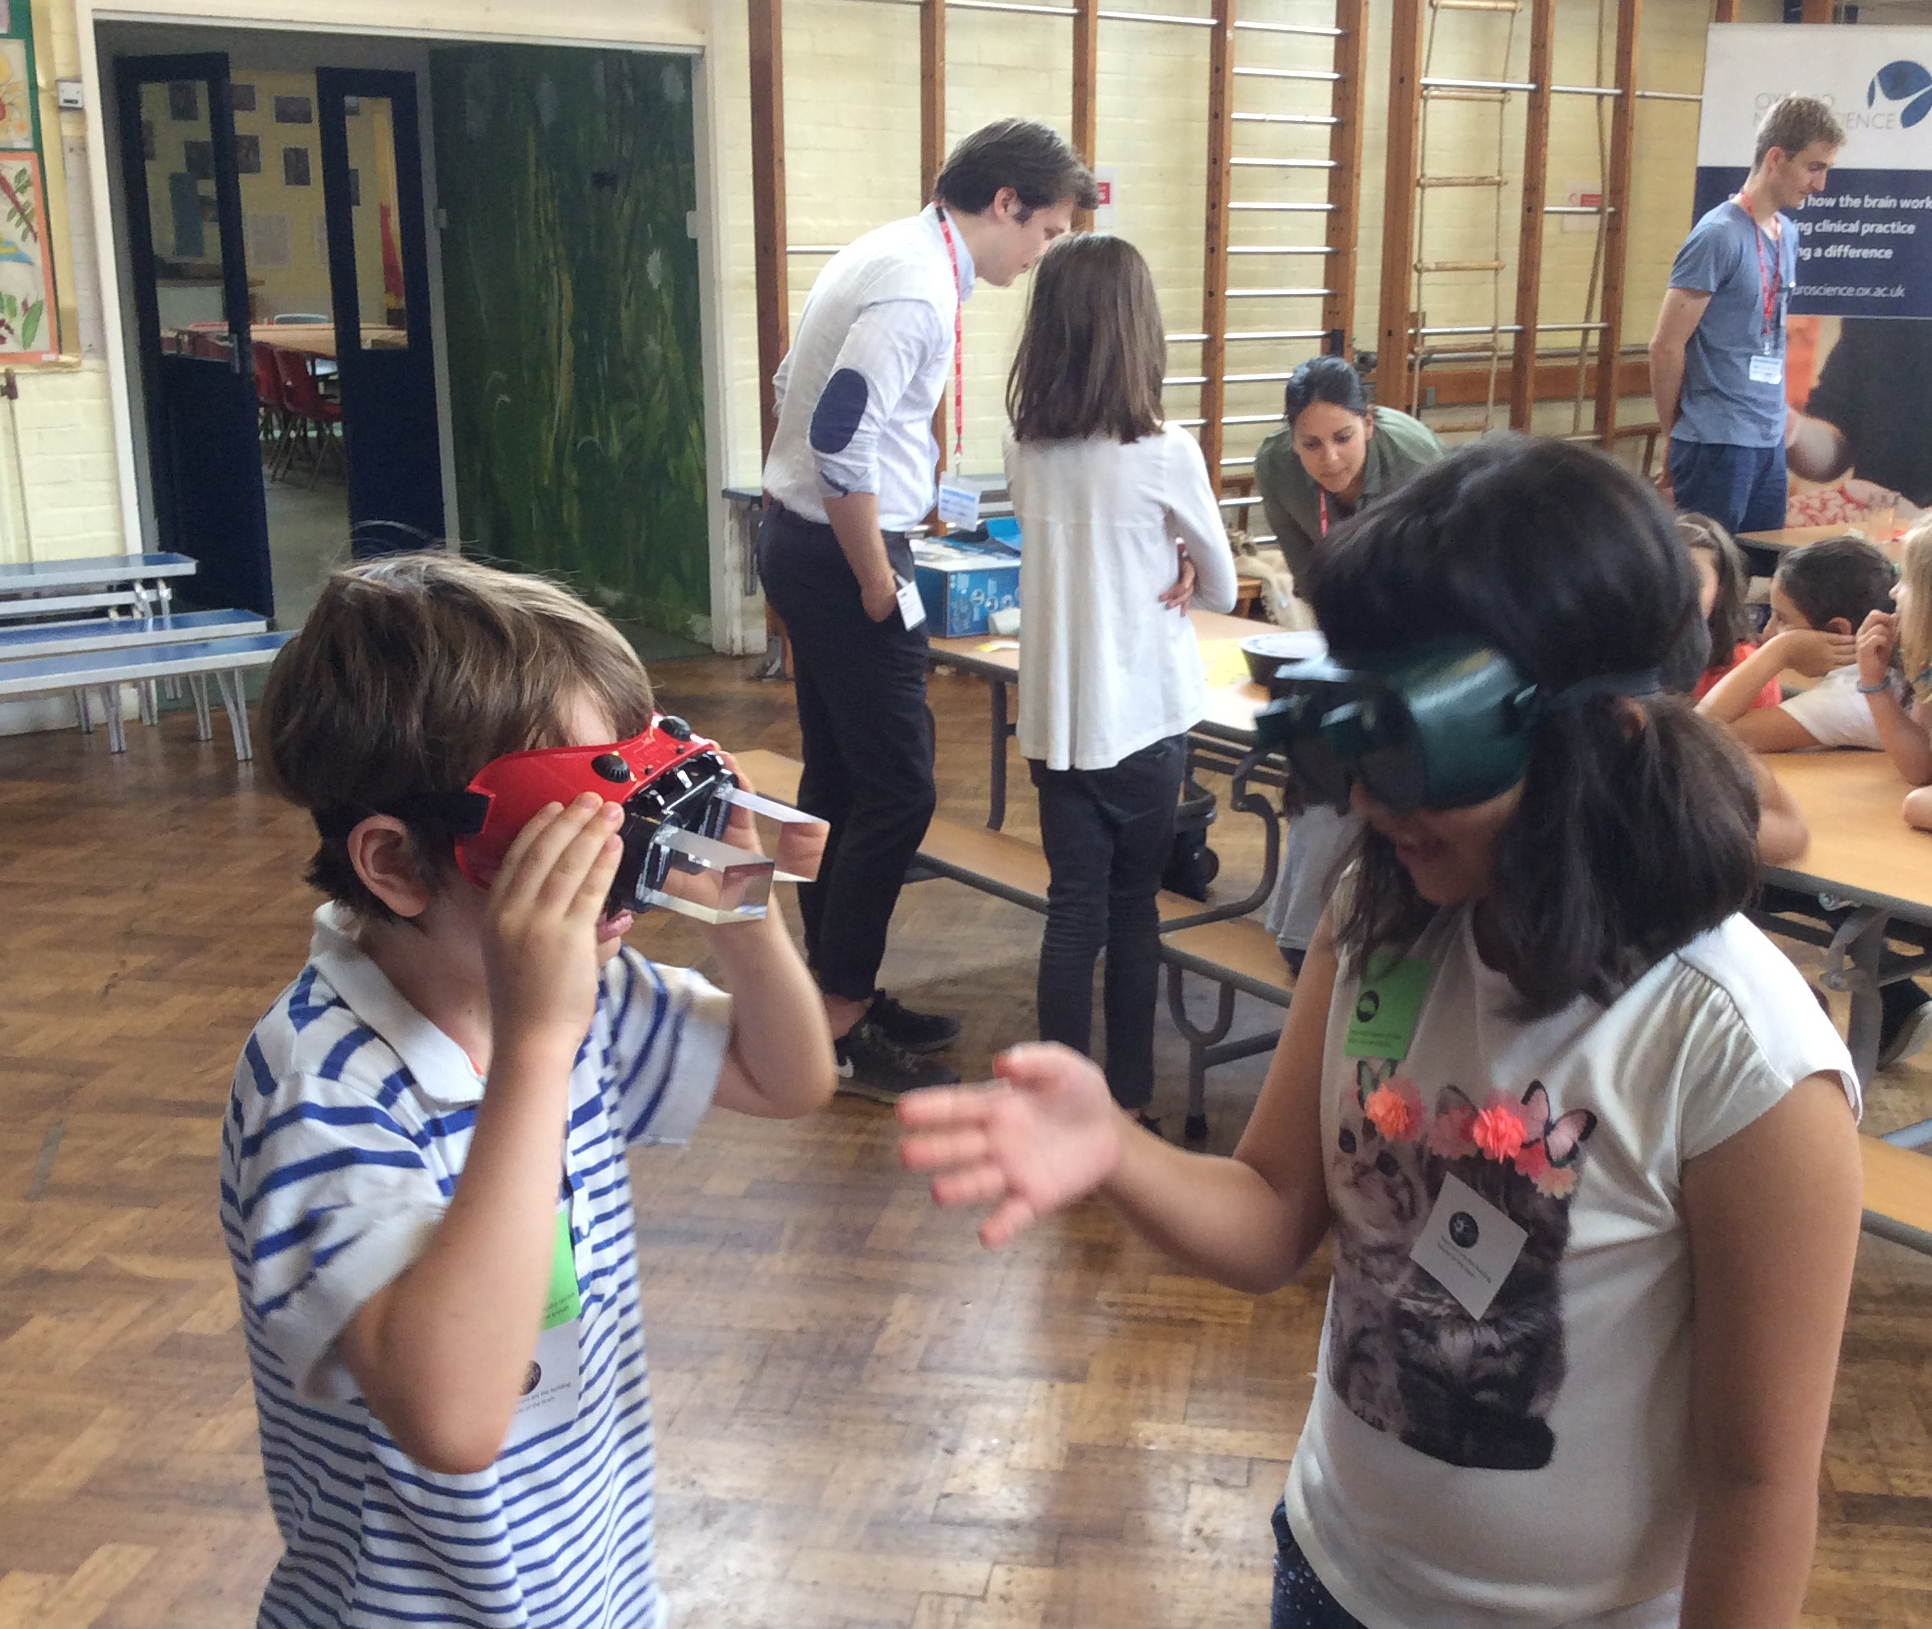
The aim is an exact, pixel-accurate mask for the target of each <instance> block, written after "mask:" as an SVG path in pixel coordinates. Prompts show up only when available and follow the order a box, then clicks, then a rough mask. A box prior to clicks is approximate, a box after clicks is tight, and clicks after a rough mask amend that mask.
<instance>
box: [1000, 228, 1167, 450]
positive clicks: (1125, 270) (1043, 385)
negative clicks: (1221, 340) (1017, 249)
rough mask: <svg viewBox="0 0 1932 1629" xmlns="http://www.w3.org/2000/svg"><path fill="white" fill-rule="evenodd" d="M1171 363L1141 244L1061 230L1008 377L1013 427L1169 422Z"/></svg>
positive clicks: (1088, 429) (1068, 432) (1030, 432)
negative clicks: (1165, 386)
mask: <svg viewBox="0 0 1932 1629" xmlns="http://www.w3.org/2000/svg"><path fill="white" fill-rule="evenodd" d="M1166 371H1167V338H1166V332H1165V330H1164V329H1163V327H1162V325H1161V307H1160V301H1159V300H1158V299H1157V298H1156V296H1155V294H1154V274H1153V273H1152V272H1150V271H1149V270H1148V269H1147V262H1146V261H1145V260H1143V259H1142V258H1141V254H1140V251H1139V250H1138V249H1136V248H1135V247H1134V246H1133V245H1132V244H1131V243H1129V242H1128V241H1127V240H1126V239H1125V238H1116V237H1111V236H1109V235H1108V234H1106V233H1104V232H1073V233H1069V234H1068V235H1067V236H1065V237H1062V238H1059V239H1056V240H1055V242H1054V243H1053V244H1052V246H1051V247H1049V248H1048V249H1047V251H1046V253H1045V254H1043V255H1041V256H1040V258H1039V260H1038V261H1037V262H1036V263H1035V264H1034V267H1033V288H1032V291H1031V293H1030V294H1029V295H1028V296H1027V302H1026V324H1025V326H1024V327H1023V328H1022V329H1021V331H1020V347H1019V350H1018V351H1017V352H1016V353H1015V355H1014V357H1013V371H1012V372H1011V373H1010V374H1009V375H1008V376H1007V380H1006V411H1007V414H1008V415H1009V416H1010V417H1011V418H1012V420H1013V434H1014V436H1015V437H1016V438H1017V439H1019V440H1021V441H1075V440H1081V439H1084V438H1085V437H1088V436H1105V437H1107V438H1108V439H1110V440H1113V441H1138V440H1139V439H1140V438H1141V437H1142V436H1151V435H1153V434H1154V433H1155V432H1156V431H1157V430H1159V429H1160V427H1161V376H1162V375H1163V374H1164V373H1165V372H1166Z"/></svg>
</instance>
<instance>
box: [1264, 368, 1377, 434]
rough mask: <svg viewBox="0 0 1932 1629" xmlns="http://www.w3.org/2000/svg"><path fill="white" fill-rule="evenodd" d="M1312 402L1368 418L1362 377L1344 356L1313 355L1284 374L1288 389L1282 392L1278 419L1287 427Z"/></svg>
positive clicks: (1312, 403)
mask: <svg viewBox="0 0 1932 1629" xmlns="http://www.w3.org/2000/svg"><path fill="white" fill-rule="evenodd" d="M1316 402H1327V403H1329V404H1330V405H1331V406H1333V407H1342V408H1346V409H1347V410H1348V411H1349V412H1351V413H1359V414H1361V415H1362V417H1363V418H1367V417H1368V410H1369V404H1368V393H1367V392H1366V391H1364V390H1363V388H1362V376H1361V375H1360V374H1359V373H1357V372H1356V371H1355V366H1354V364H1353V363H1351V362H1350V361H1349V360H1348V358H1347V357H1345V356H1313V357H1310V358H1309V359H1308V360H1307V361H1306V362H1304V363H1302V365H1301V366H1300V367H1298V368H1296V369H1295V371H1294V372H1293V373H1291V374H1289V375H1288V388H1287V389H1286V390H1285V391H1283V392H1282V416H1283V417H1284V418H1285V419H1287V421H1288V422H1289V423H1290V424H1293V423H1294V422H1295V420H1296V419H1298V418H1300V417H1301V415H1302V413H1303V411H1304V410H1305V409H1307V408H1309V407H1312V406H1313V405H1314V404H1315V403H1316Z"/></svg>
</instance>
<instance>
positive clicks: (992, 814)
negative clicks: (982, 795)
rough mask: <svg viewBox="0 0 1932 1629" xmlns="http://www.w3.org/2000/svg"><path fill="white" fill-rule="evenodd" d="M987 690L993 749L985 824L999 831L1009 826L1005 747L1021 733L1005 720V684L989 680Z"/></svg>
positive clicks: (1004, 682) (1003, 681)
mask: <svg viewBox="0 0 1932 1629" xmlns="http://www.w3.org/2000/svg"><path fill="white" fill-rule="evenodd" d="M986 688H987V691H988V694H989V695H990V697H991V714H990V722H991V724H992V746H993V755H992V759H991V766H990V767H991V769H992V787H991V790H990V791H989V793H988V794H987V798H988V801H987V810H986V824H987V826H988V827H989V828H990V829H991V830H993V831H998V830H999V829H1000V827H1002V826H1003V825H1005V824H1006V743H1007V742H1008V741H1009V740H1011V739H1012V738H1013V736H1014V735H1016V734H1017V733H1018V726H1017V725H1015V724H1013V723H1011V722H1009V721H1008V719H1007V716H1006V681H1005V680H1004V679H989V680H988V681H987V686H986Z"/></svg>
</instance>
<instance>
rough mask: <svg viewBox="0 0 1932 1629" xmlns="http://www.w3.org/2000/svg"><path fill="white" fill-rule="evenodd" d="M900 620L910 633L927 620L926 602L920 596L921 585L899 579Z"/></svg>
mask: <svg viewBox="0 0 1932 1629" xmlns="http://www.w3.org/2000/svg"><path fill="white" fill-rule="evenodd" d="M899 620H900V621H901V622H903V623H905V625H906V632H908V633H910V632H912V630H913V629H914V628H916V627H918V626H919V624H920V623H922V622H924V621H925V620H926V602H925V601H924V600H922V599H921V598H920V597H919V585H918V584H917V583H913V582H907V581H906V579H905V578H903V577H901V578H900V579H899Z"/></svg>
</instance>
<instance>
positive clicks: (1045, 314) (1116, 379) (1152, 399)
mask: <svg viewBox="0 0 1932 1629" xmlns="http://www.w3.org/2000/svg"><path fill="white" fill-rule="evenodd" d="M1166 368H1167V342H1166V339H1165V337H1164V333H1163V329H1162V327H1161V313H1160V305H1159V303H1158V301H1157V300H1156V299H1155V296H1154V280H1153V277H1152V276H1151V274H1150V273H1149V272H1148V270H1147V262H1146V261H1145V260H1143V259H1142V258H1141V256H1140V254H1139V252H1138V251H1137V250H1136V249H1135V248H1134V246H1133V245H1132V244H1130V243H1128V242H1127V241H1126V240H1125V239H1122V238H1116V237H1109V236H1106V235H1104V234H1099V233H1082V234H1077V235H1075V236H1071V237H1067V238H1063V239H1061V240H1060V241H1059V242H1058V243H1056V244H1054V245H1053V247H1052V248H1050V249H1049V250H1048V251H1047V252H1046V253H1045V254H1043V255H1042V256H1041V257H1040V260H1039V263H1038V265H1037V267H1036V268H1035V270H1034V273H1033V290H1032V295H1031V297H1030V299H1029V300H1028V302H1027V313H1026V327H1025V330H1024V332H1023V333H1022V335H1021V337H1020V347H1019V354H1018V355H1017V356H1016V357H1015V358H1014V362H1013V373H1012V376H1011V378H1010V379H1009V381H1008V384H1007V410H1008V412H1009V413H1010V414H1011V415H1012V420H1013V423H1012V427H1011V428H1010V429H1009V431H1008V432H1007V438H1006V479H1007V485H1008V487H1009V488H1010V490H1011V492H1012V495H1013V509H1014V513H1015V515H1016V516H1017V517H1018V519H1019V523H1020V538H1021V556H1020V604H1021V606H1022V607H1024V610H1025V618H1026V621H1025V636H1024V637H1023V638H1022V639H1021V641H1020V720H1019V738H1020V751H1021V752H1022V753H1024V754H1025V755H1026V758H1027V762H1028V764H1029V766H1030V767H1031V770H1032V775H1033V784H1034V785H1035V786H1036V787H1037V788H1038V789H1039V794H1040V842H1041V846H1042V847H1043V848H1044V849H1045V850H1046V857H1047V866H1048V869H1049V871H1050V873H1051V881H1050V883H1049V885H1048V889H1047V922H1046V934H1045V937H1044V939H1043V940H1042V942H1041V946H1040V973H1039V1015H1040V1036H1041V1038H1042V1039H1043V1040H1049V1041H1059V1042H1061V1043H1063V1044H1064V1045H1066V1046H1070V1047H1072V1048H1073V1049H1074V1050H1075V1051H1078V1052H1083V1053H1084V1052H1087V1051H1088V1050H1089V1048H1090V1046H1091V1041H1092V1030H1093V966H1094V961H1095V959H1096V958H1097V957H1098V956H1099V954H1100V952H1101V950H1102V949H1103V948H1104V949H1105V950H1106V952H1107V969H1106V983H1105V1007H1106V1028H1107V1084H1108V1086H1109V1087H1110V1088H1111V1090H1112V1092H1113V1095H1114V1098H1115V1100H1116V1101H1117V1102H1118V1103H1120V1104H1121V1105H1122V1106H1123V1107H1124V1108H1128V1109H1132V1110H1134V1111H1136V1112H1137V1113H1139V1114H1140V1115H1141V1117H1142V1119H1143V1121H1144V1122H1145V1121H1146V1120H1147V1115H1146V1109H1147V1105H1148V1102H1149V1100H1150V1098H1151V1097H1152V1095H1153V1090H1154V1007H1155V997H1156V989H1157V985H1158V981H1159V972H1160V939H1159V917H1158V913H1157V911H1156V908H1155V904H1154V896H1155V894H1156V893H1157V892H1158V891H1159V889H1160V876H1161V867H1162V865H1163V864H1164V862H1165V860H1166V857H1167V852H1168V848H1169V846H1170V844H1171V842H1172V838H1173V830H1174V806H1175V802H1176V800H1177V799H1178V798H1179V796H1180V790H1181V772H1182V768H1183V765H1184V762H1185V759H1186V756H1187V732H1188V730H1189V729H1191V728H1192V727H1193V726H1194V725H1195V724H1196V723H1198V722H1199V721H1200V718H1201V713H1202V708H1203V697H1204V691H1205V686H1204V684H1203V681H1202V677H1201V659H1200V654H1199V652H1198V650H1197V649H1196V647H1195V643H1194V633H1193V630H1192V628H1191V627H1190V626H1189V624H1188V620H1187V607H1188V604H1189V602H1190V600H1191V599H1198V600H1199V601H1200V603H1201V604H1202V605H1203V607H1205V608H1206V609H1208V610H1213V611H1227V610H1231V609H1233V606H1234V598H1235V572H1234V557H1233V555H1232V554H1231V553H1230V551H1229V549H1228V539H1227V533H1226V532H1225V530H1224V529H1223V528H1222V525H1221V511H1220V508H1219V506H1218V505H1217V503H1216V501H1215V495H1214V489H1213V487H1212V486H1210V484H1209V482H1208V473H1207V465H1206V463H1205V462H1204V461H1203V460H1202V457H1201V449H1200V447H1199V446H1197V445H1196V444H1195V442H1194V440H1193V438H1192V437H1191V436H1189V435H1188V434H1187V432H1186V431H1185V430H1183V429H1181V428H1180V427H1179V426H1178V425H1172V424H1164V423H1163V422H1162V420H1161V406H1160V403H1161V377H1162V375H1163V374H1164V373H1165V372H1166ZM1177 548H1178V551H1179V552H1178V555H1177V552H1176V551H1177Z"/></svg>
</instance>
